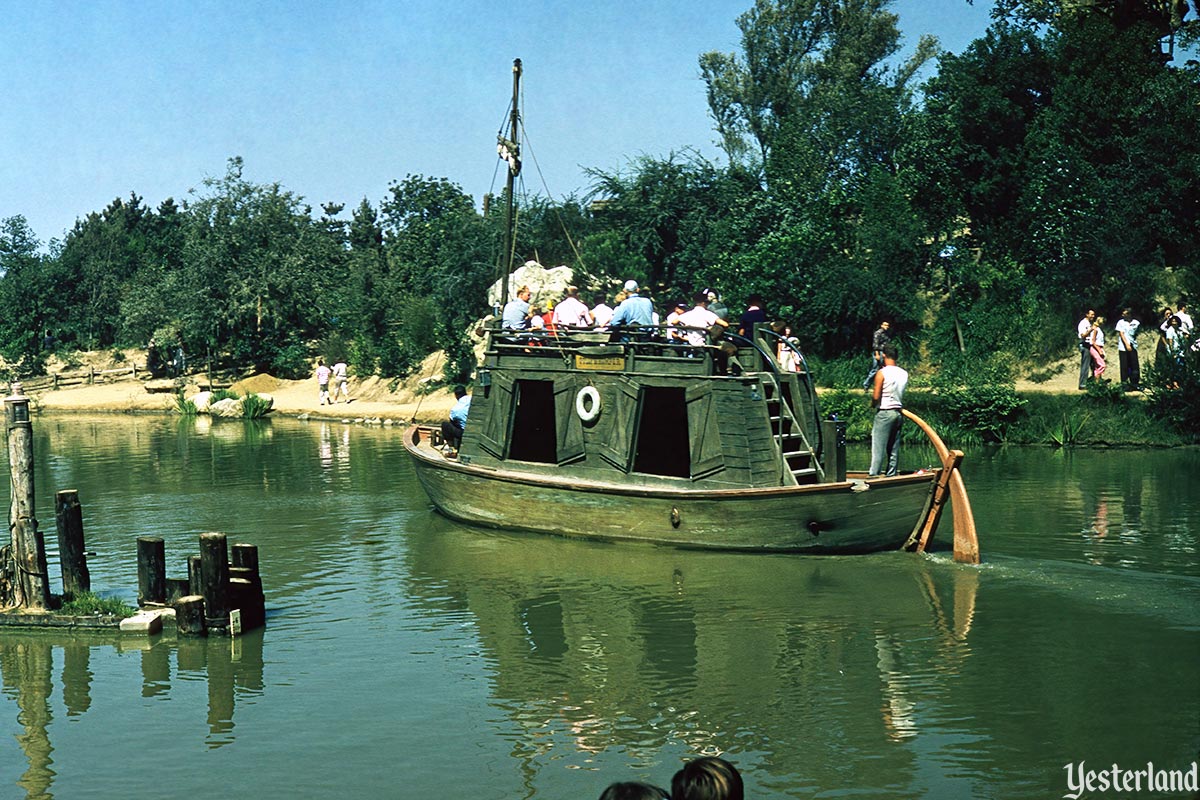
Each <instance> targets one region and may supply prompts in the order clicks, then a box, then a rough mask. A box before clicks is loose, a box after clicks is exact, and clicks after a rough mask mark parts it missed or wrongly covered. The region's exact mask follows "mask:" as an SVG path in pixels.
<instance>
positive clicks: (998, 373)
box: [932, 361, 1025, 442]
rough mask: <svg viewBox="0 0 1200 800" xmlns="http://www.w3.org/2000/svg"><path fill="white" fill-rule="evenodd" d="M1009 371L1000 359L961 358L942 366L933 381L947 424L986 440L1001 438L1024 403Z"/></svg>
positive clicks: (999, 440) (1001, 439)
mask: <svg viewBox="0 0 1200 800" xmlns="http://www.w3.org/2000/svg"><path fill="white" fill-rule="evenodd" d="M1011 375H1012V371H1011V368H1010V367H1009V366H1007V365H1005V364H1002V363H999V362H984V363H982V364H975V363H972V362H967V361H960V362H958V363H957V364H953V365H948V366H946V367H943V369H942V370H941V371H940V372H939V373H938V374H937V375H936V376H935V377H934V379H933V381H932V385H933V390H934V392H935V394H936V395H937V396H938V397H939V398H940V400H941V405H942V410H943V411H944V413H945V416H946V418H947V421H948V423H949V425H948V427H949V428H950V429H951V430H954V429H957V430H959V431H961V432H963V433H968V434H970V433H973V434H977V435H978V436H979V437H980V438H981V439H982V440H983V441H985V442H1003V441H1004V440H1005V438H1006V436H1007V434H1008V429H1009V427H1010V426H1011V425H1012V424H1013V423H1014V422H1015V421H1016V420H1017V419H1018V418H1019V417H1020V415H1021V407H1022V406H1024V405H1025V401H1024V400H1023V399H1021V397H1020V396H1019V395H1018V394H1017V391H1016V388H1015V386H1014V385H1013V381H1012V377H1011ZM968 438H970V437H968Z"/></svg>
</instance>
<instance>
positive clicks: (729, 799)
mask: <svg viewBox="0 0 1200 800" xmlns="http://www.w3.org/2000/svg"><path fill="white" fill-rule="evenodd" d="M744 796H745V794H744V790H743V789H742V776H741V775H740V774H738V771H737V768H736V767H734V766H733V764H730V763H729V762H728V761H726V760H725V759H723V758H714V757H707V756H706V757H704V758H697V759H695V760H694V761H689V762H688V763H687V764H685V765H684V766H683V769H681V770H679V772H676V773H675V777H674V778H672V779H671V800H743V797H744Z"/></svg>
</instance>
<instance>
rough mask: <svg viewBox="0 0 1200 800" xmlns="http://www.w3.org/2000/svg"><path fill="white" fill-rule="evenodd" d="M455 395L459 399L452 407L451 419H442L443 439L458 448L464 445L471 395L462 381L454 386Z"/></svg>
mask: <svg viewBox="0 0 1200 800" xmlns="http://www.w3.org/2000/svg"><path fill="white" fill-rule="evenodd" d="M454 397H455V399H456V400H457V401H458V402H457V403H455V404H454V408H452V409H450V419H447V420H443V421H442V439H443V440H444V441H445V442H446V444H448V445H450V446H451V447H453V448H454V449H455V450H458V448H459V447H460V446H462V437H463V432H464V431H465V430H466V428H467V415H468V413H469V412H470V410H471V395H469V394H467V387H465V386H463V385H462V384H461V383H460V384H459V385H457V386H455V387H454Z"/></svg>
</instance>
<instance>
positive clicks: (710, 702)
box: [407, 517, 979, 788]
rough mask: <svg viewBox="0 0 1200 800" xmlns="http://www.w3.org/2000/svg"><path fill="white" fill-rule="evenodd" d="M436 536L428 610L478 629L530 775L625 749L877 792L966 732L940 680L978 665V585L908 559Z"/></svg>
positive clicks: (457, 533)
mask: <svg viewBox="0 0 1200 800" xmlns="http://www.w3.org/2000/svg"><path fill="white" fill-rule="evenodd" d="M426 525H427V523H426V522H425V521H422V535H420V536H417V537H414V538H413V539H412V540H411V543H410V545H411V546H410V551H409V554H408V556H407V558H408V560H409V564H408V567H409V570H408V571H409V574H410V576H411V578H410V580H411V584H410V585H409V586H408V594H409V596H410V597H412V598H413V599H414V601H415V602H416V603H418V604H422V605H426V606H427V607H429V608H430V609H431V610H437V611H440V612H441V613H445V612H446V611H448V610H449V611H453V612H454V613H455V617H456V618H459V616H460V615H461V614H462V613H463V612H464V611H465V612H466V613H467V614H469V615H470V617H471V618H472V620H473V627H475V628H476V630H477V638H478V641H479V648H480V652H481V654H482V655H483V657H484V658H485V659H486V660H487V661H488V662H489V663H490V665H491V669H490V670H489V673H490V675H491V678H490V681H491V683H492V695H493V700H492V702H493V703H494V704H495V705H496V706H497V707H498V708H499V709H501V710H502V711H503V712H504V713H505V714H506V715H507V716H508V717H509V718H510V719H511V720H512V721H513V722H514V723H515V724H516V726H517V728H518V730H519V731H520V736H518V737H517V741H515V742H514V753H515V754H517V755H518V756H519V757H521V758H522V759H523V760H525V762H526V764H527V768H528V769H536V768H537V765H538V764H540V763H542V760H543V759H545V760H546V763H547V764H548V763H550V762H551V761H553V762H554V763H556V764H559V765H560V768H561V760H563V759H574V761H571V762H569V763H576V762H583V761H586V760H587V759H589V758H591V757H592V754H594V753H596V752H599V751H603V750H608V749H611V748H621V749H624V750H627V751H630V752H631V753H633V754H634V755H635V758H637V759H638V760H641V761H646V762H649V761H655V762H657V761H658V760H659V759H661V758H662V757H663V754H664V752H666V753H669V752H670V751H671V750H672V749H679V750H682V751H684V752H701V751H705V750H709V751H711V750H721V749H728V748H731V747H734V748H737V749H738V750H739V751H740V752H743V753H744V752H769V753H771V754H772V762H773V763H774V764H775V765H776V768H777V769H778V770H779V771H780V772H783V773H786V772H790V771H792V770H801V769H802V770H803V771H804V772H805V773H806V774H807V775H808V776H809V777H810V778H811V779H812V780H813V781H814V782H815V783H816V785H817V786H824V787H827V788H828V787H832V786H871V785H874V783H873V782H874V781H875V780H876V778H877V775H878V774H879V772H880V767H879V764H878V763H877V760H878V759H879V758H882V759H884V760H887V761H889V762H890V767H889V769H892V770H895V771H896V773H897V775H898V777H897V780H898V781H900V782H901V784H902V783H903V774H904V773H905V772H914V771H915V770H916V766H915V764H914V762H915V761H916V760H917V757H916V756H915V754H914V753H912V752H910V751H901V750H897V749H895V748H889V747H887V746H886V742H889V741H891V742H895V741H899V740H903V739H905V738H908V737H911V736H913V735H914V734H915V733H917V732H918V731H919V730H921V727H922V725H931V724H935V723H934V722H933V721H934V720H940V719H944V718H947V717H949V718H954V717H955V716H957V715H958V712H957V711H953V710H951V711H946V709H945V708H944V707H945V706H946V705H953V703H954V702H955V701H954V700H952V699H951V698H947V697H939V696H937V695H938V692H937V691H936V690H933V691H930V687H931V685H933V684H935V683H937V682H938V681H935V680H933V679H932V678H931V676H932V675H934V674H936V675H939V676H943V677H944V676H946V675H954V674H957V673H959V672H960V670H963V669H964V667H965V664H966V662H967V661H969V659H970V657H971V648H970V645H969V643H968V637H969V634H970V631H971V628H972V623H973V620H974V615H975V593H976V586H977V581H978V579H979V575H978V572H977V571H976V570H974V569H971V568H965V567H960V566H957V565H954V564H952V563H948V562H945V561H936V560H928V559H912V558H906V557H902V556H899V555H897V556H884V557H880V558H877V559H869V560H863V559H847V558H837V557H833V558H828V559H794V558H787V557H774V556H753V557H752V556H732V557H731V556H729V555H726V554H719V553H708V552H700V551H683V550H678V549H674V548H662V547H654V546H640V545H639V546H629V547H613V546H610V545H606V544H603V543H596V542H573V541H567V542H562V543H560V544H559V545H557V546H555V547H546V546H545V543H544V542H541V541H540V540H539V539H537V538H536V537H528V536H523V535H521V534H505V533H495V534H480V532H478V531H469V530H464V529H463V528H460V527H459V526H457V525H456V524H455V523H453V522H450V521H446V520H441V521H439V520H438V519H437V518H436V517H433V518H431V521H430V522H429V523H428V527H426ZM938 680H940V679H938ZM852 752H859V753H868V752H869V753H873V754H877V755H873V756H872V758H871V759H865V760H864V759H859V760H856V759H847V758H846V753H852ZM858 762H862V763H858ZM866 762H871V763H866ZM835 765H836V766H835ZM822 770H832V771H831V772H830V773H829V774H821V772H822ZM860 770H861V774H857V775H856V773H857V772H859V771H860ZM883 771H884V772H887V771H888V770H883Z"/></svg>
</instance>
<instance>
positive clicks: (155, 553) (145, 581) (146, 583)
mask: <svg viewBox="0 0 1200 800" xmlns="http://www.w3.org/2000/svg"><path fill="white" fill-rule="evenodd" d="M137 555H138V605H139V606H147V605H156V606H161V605H163V604H164V603H166V602H167V559H166V545H165V544H164V543H163V540H162V538H161V537H158V536H139V537H138V540H137Z"/></svg>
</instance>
